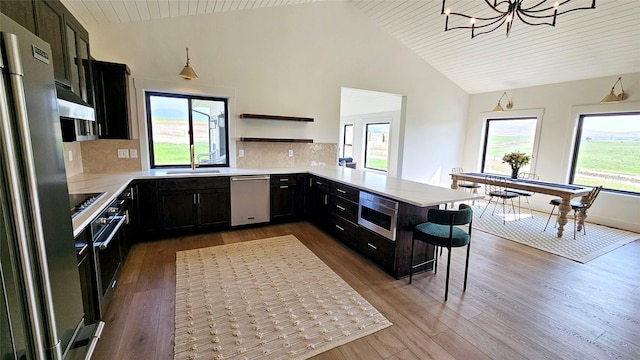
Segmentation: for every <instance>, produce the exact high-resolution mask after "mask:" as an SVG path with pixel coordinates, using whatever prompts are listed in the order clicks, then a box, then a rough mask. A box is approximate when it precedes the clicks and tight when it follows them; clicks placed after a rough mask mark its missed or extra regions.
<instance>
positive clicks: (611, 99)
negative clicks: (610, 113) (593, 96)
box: [600, 77, 629, 104]
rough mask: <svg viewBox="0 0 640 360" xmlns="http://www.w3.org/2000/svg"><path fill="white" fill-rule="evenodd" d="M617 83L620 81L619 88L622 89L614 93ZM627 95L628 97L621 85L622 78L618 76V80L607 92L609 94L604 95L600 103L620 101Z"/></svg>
mask: <svg viewBox="0 0 640 360" xmlns="http://www.w3.org/2000/svg"><path fill="white" fill-rule="evenodd" d="M618 83H620V89H621V90H622V92H621V93H620V94H618V95H616V93H615V92H614V91H615V88H616V85H618ZM628 97H629V94H627V93H625V92H624V86H622V78H621V77H619V78H618V80H617V81H616V82H615V83H614V84H613V86H612V87H611V92H610V93H609V95H607V96H605V97H604V99H602V100H600V103H601V104H613V103H619V102H620V101H622V100H625V99H627V98H628Z"/></svg>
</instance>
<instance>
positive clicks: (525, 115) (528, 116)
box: [479, 109, 544, 173]
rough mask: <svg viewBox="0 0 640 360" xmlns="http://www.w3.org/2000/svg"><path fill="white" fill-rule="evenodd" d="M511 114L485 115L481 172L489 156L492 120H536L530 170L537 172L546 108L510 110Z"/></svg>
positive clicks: (483, 170)
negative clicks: (488, 141) (488, 145)
mask: <svg viewBox="0 0 640 360" xmlns="http://www.w3.org/2000/svg"><path fill="white" fill-rule="evenodd" d="M510 113H511V114H505V115H503V116H500V115H497V116H496V115H495V113H490V114H491V115H487V116H485V117H484V126H483V135H482V139H483V140H482V151H481V153H480V154H481V157H480V159H479V160H480V172H481V173H484V172H485V161H486V157H487V140H488V137H489V127H490V123H491V122H492V121H513V120H535V121H536V130H535V133H534V138H533V147H532V149H531V154H529V155H531V161H530V162H529V172H532V173H535V172H536V170H535V169H536V159H537V157H538V148H539V145H540V133H541V131H542V117H543V114H544V110H542V109H539V110H537V109H534V110H530V111H526V112H525V111H510Z"/></svg>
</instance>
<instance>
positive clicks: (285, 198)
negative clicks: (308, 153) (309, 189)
mask: <svg viewBox="0 0 640 360" xmlns="http://www.w3.org/2000/svg"><path fill="white" fill-rule="evenodd" d="M304 180H305V175H304V174H285V175H281V174H279V175H271V180H270V181H271V221H272V222H284V221H296V220H299V219H301V218H302V217H303V216H304V212H305V191H304Z"/></svg>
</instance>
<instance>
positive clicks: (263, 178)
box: [231, 175, 270, 181]
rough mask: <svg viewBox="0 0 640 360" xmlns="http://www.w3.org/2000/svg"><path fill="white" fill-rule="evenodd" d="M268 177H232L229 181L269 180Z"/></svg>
mask: <svg viewBox="0 0 640 360" xmlns="http://www.w3.org/2000/svg"><path fill="white" fill-rule="evenodd" d="M269 179H270V176H269V175H244V176H232V177H231V181H249V180H269Z"/></svg>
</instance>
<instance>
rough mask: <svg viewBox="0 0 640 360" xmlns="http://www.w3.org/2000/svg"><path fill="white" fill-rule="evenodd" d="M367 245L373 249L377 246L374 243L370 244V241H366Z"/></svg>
mask: <svg viewBox="0 0 640 360" xmlns="http://www.w3.org/2000/svg"><path fill="white" fill-rule="evenodd" d="M367 245H368V246H369V247H370V248H372V249H373V250H378V248H377V247H376V246H375V245H373V244H371V243H367Z"/></svg>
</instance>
